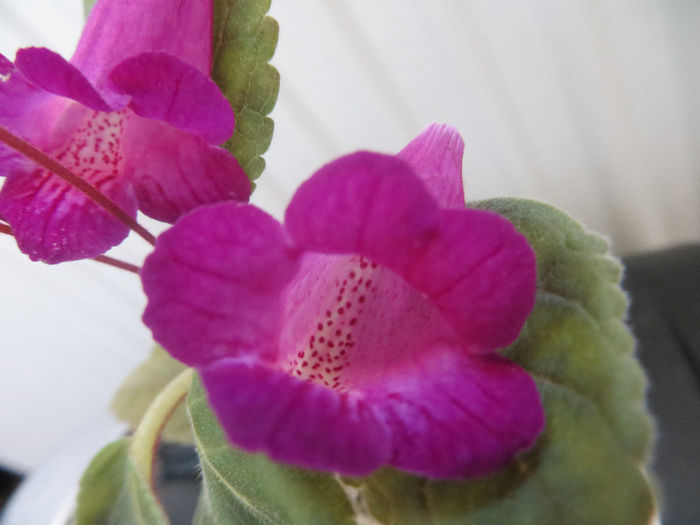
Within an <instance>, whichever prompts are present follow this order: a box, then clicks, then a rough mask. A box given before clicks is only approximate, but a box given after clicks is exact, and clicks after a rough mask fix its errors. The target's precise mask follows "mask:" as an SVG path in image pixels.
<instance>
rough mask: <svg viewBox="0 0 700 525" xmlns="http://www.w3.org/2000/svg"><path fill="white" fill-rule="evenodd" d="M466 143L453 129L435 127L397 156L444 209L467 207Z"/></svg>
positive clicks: (429, 128)
mask: <svg viewBox="0 0 700 525" xmlns="http://www.w3.org/2000/svg"><path fill="white" fill-rule="evenodd" d="M463 153H464V141H463V140H462V137H460V135H459V133H458V132H457V130H456V129H454V128H453V127H451V126H446V125H444V124H443V125H439V124H433V125H431V126H430V127H428V128H427V129H425V130H424V131H423V132H422V133H421V134H420V135H418V136H417V137H416V138H415V139H413V140H412V141H411V142H410V143H409V144H408V145H407V146H406V147H405V148H404V149H403V150H401V151H400V152H399V154H398V155H397V156H398V157H399V158H400V159H402V160H404V161H406V162H407V163H408V164H409V165H410V166H411V167H412V168H413V169H414V170H415V172H416V174H417V175H418V177H419V178H420V179H421V180H422V181H423V182H425V184H426V186H427V187H428V190H429V191H430V193H432V195H433V197H435V199H436V200H437V201H438V203H439V204H440V206H441V207H443V208H464V185H463V184H462V155H463Z"/></svg>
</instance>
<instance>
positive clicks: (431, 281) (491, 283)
mask: <svg viewBox="0 0 700 525" xmlns="http://www.w3.org/2000/svg"><path fill="white" fill-rule="evenodd" d="M440 213H441V221H440V224H441V226H440V233H439V235H437V236H435V237H434V238H433V239H432V240H431V242H430V243H428V244H426V249H425V251H423V252H422V253H421V255H420V256H419V257H416V258H415V259H414V264H413V265H412V266H411V267H410V268H409V269H408V270H407V271H406V272H405V273H403V274H402V275H403V276H404V277H405V278H406V279H407V280H408V282H410V283H411V284H413V285H414V286H415V287H416V288H418V289H419V290H421V291H422V292H423V293H425V294H426V295H427V296H428V298H429V299H430V300H431V301H432V302H433V304H435V305H436V306H437V307H438V308H439V309H440V311H441V312H442V313H443V315H444V316H445V318H446V319H447V320H448V321H450V322H451V323H452V326H453V327H454V328H455V330H456V331H457V332H458V333H459V334H460V335H461V336H462V338H463V342H464V344H465V345H467V347H469V348H471V349H473V350H476V351H490V350H495V349H498V348H503V347H505V346H507V345H508V344H510V343H511V342H513V341H514V340H515V338H516V337H517V336H518V334H519V333H520V329H521V328H522V326H523V324H524V323H525V319H526V318H527V316H528V315H529V313H530V311H531V310H532V307H533V306H534V303H535V280H536V261H535V254H534V252H533V251H532V248H531V247H530V245H529V244H528V242H527V240H526V239H525V237H524V236H523V235H521V234H520V233H519V232H518V231H517V230H516V229H515V228H514V227H513V225H512V224H511V223H510V222H508V221H507V220H506V219H504V218H503V217H501V216H500V215H497V214H495V213H491V212H487V211H484V210H474V209H464V210H442V211H441V212H440Z"/></svg>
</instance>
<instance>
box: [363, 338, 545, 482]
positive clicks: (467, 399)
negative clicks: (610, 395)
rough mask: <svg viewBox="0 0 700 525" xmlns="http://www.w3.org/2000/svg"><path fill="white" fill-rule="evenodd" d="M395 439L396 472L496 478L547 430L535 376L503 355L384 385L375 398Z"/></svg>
mask: <svg viewBox="0 0 700 525" xmlns="http://www.w3.org/2000/svg"><path fill="white" fill-rule="evenodd" d="M367 402H368V403H370V404H372V406H374V407H375V408H376V409H377V412H378V414H380V416H381V417H384V418H385V421H386V423H387V425H388V426H389V428H390V429H391V432H392V437H393V445H392V446H393V451H394V456H393V457H392V459H391V460H390V462H389V463H390V464H391V465H393V466H396V467H398V468H401V469H404V470H408V471H412V472H416V473H418V474H422V475H427V476H430V477H434V478H462V477H468V476H476V475H480V474H486V473H489V472H493V471H494V470H496V469H498V468H500V467H503V466H504V465H505V464H507V463H508V462H509V461H510V460H511V459H512V458H513V455H514V454H516V453H517V452H519V451H521V450H524V449H526V448H528V447H530V446H532V445H533V443H534V442H535V440H536V438H537V436H538V435H539V433H540V432H541V430H542V428H543V426H544V414H543V411H542V405H541V403H540V399H539V394H538V393H537V389H536V387H535V383H534V382H533V380H532V378H531V377H530V375H529V374H528V373H527V372H525V370H523V369H522V368H520V367H519V366H517V365H515V364H513V363H511V362H509V361H507V360H506V359H504V358H502V357H500V356H498V355H483V356H468V357H467V356H460V355H458V354H456V353H454V352H452V351H450V350H447V349H446V350H445V351H443V352H439V353H436V354H435V355H434V356H433V357H431V358H430V359H426V360H423V361H422V362H416V363H414V366H413V368H412V369H407V370H405V373H403V374H395V375H391V376H388V377H385V378H383V379H382V381H380V382H378V384H377V387H376V388H375V389H374V390H373V391H371V392H370V393H369V394H368V397H367Z"/></svg>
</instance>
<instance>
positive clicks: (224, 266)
mask: <svg viewBox="0 0 700 525" xmlns="http://www.w3.org/2000/svg"><path fill="white" fill-rule="evenodd" d="M296 269H297V262H296V255H295V254H294V253H292V252H291V251H290V249H289V248H288V247H287V244H286V241H285V236H284V232H283V231H282V227H281V226H280V224H279V223H278V222H277V221H275V220H274V219H273V218H272V217H270V216H269V215H267V214H266V213H264V212H262V211H260V210H258V209H257V208H254V207H253V206H249V205H241V204H237V203H221V204H217V205H212V206H203V207H200V208H198V209H196V210H194V211H193V212H192V213H189V214H187V215H185V216H184V217H182V219H180V220H179V221H178V222H177V224H175V226H173V227H172V228H170V229H169V230H167V231H166V232H165V233H163V234H162V235H160V237H158V240H157V243H156V248H155V250H154V251H153V253H151V255H149V256H148V258H147V259H146V261H145V263H144V265H143V268H142V270H141V280H142V282H143V288H144V291H145V292H146V295H147V296H148V305H147V307H146V310H145V313H144V315H143V320H144V323H145V324H146V325H147V326H148V327H149V328H150V329H151V330H152V331H153V336H154V337H155V339H156V341H158V342H159V343H161V344H162V345H163V347H164V348H166V349H167V350H168V351H169V352H170V353H171V354H172V355H173V356H174V357H175V358H176V359H179V360H180V361H183V362H184V363H187V364H188V365H191V366H202V365H205V364H207V363H210V362H212V361H215V360H217V359H220V358H223V357H228V356H240V355H254V356H255V357H256V359H258V358H259V359H263V358H266V359H276V357H277V353H278V349H277V339H278V336H279V324H280V314H281V305H280V295H281V291H282V289H284V287H285V286H286V285H287V283H288V281H289V280H290V279H291V277H292V276H293V275H294V273H295V272H296Z"/></svg>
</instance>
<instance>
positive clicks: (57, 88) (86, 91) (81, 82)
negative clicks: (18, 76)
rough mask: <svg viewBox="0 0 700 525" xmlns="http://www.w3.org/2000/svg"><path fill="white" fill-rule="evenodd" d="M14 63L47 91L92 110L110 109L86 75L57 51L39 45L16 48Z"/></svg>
mask: <svg viewBox="0 0 700 525" xmlns="http://www.w3.org/2000/svg"><path fill="white" fill-rule="evenodd" d="M15 64H16V65H17V68H18V69H19V70H20V71H22V73H24V75H25V76H26V77H27V78H28V79H29V80H31V81H32V82H33V83H35V84H36V85H37V86H39V87H41V88H43V89H45V90H46V91H48V92H50V93H53V94H55V95H60V96H62V97H67V98H70V99H73V100H75V101H77V102H80V103H81V104H83V105H85V106H87V107H89V108H91V109H94V110H96V111H111V110H112V108H111V107H110V106H109V104H107V102H105V101H104V99H103V98H102V96H101V95H100V94H99V93H98V92H97V90H96V89H95V88H94V87H93V86H92V85H91V84H90V82H89V81H88V79H87V78H85V77H84V76H83V74H82V73H81V72H80V71H79V70H78V69H77V68H76V67H75V66H74V65H72V64H70V63H69V62H67V61H66V60H65V59H64V58H63V57H62V56H61V55H59V54H58V53H54V52H53V51H51V50H49V49H46V48H43V47H28V48H24V49H20V50H19V51H17V58H16V60H15Z"/></svg>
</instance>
